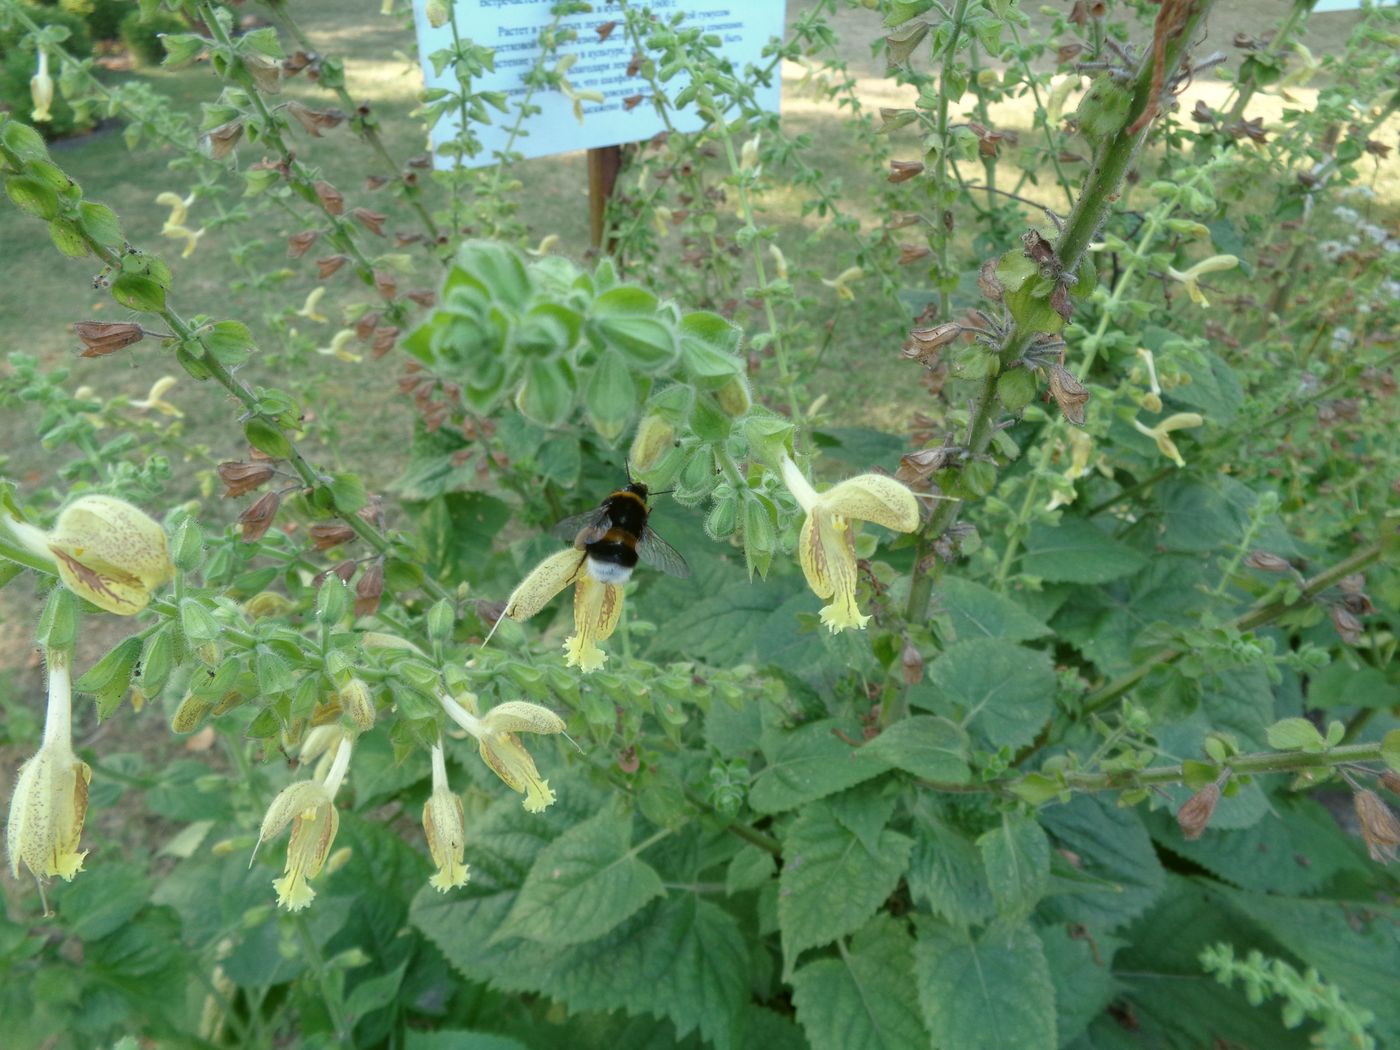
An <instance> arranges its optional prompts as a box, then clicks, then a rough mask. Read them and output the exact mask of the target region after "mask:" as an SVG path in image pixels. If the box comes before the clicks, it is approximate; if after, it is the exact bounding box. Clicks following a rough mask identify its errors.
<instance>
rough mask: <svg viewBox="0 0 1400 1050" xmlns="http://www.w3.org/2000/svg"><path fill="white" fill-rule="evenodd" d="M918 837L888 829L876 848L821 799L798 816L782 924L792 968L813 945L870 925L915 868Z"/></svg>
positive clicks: (789, 848) (782, 881)
mask: <svg viewBox="0 0 1400 1050" xmlns="http://www.w3.org/2000/svg"><path fill="white" fill-rule="evenodd" d="M912 844H913V843H912V841H911V840H910V839H909V838H908V837H907V836H904V835H901V834H899V833H898V832H895V831H890V830H888V829H886V830H884V831H881V832H880V834H879V839H878V846H877V848H876V849H875V850H869V849H867V848H866V847H865V846H864V845H863V844H862V843H861V841H860V838H859V837H858V836H857V835H856V834H855V833H853V832H852V831H851V830H850V829H848V828H846V827H845V826H843V825H842V824H841V822H840V821H838V820H837V819H836V815H835V813H834V812H833V810H832V807H831V804H830V803H827V802H818V803H814V804H812V805H809V806H807V807H806V808H805V809H803V810H802V812H801V813H800V814H799V815H798V817H797V820H796V821H794V822H793V824H792V825H791V827H789V829H788V832H787V834H786V835H785V836H784V837H783V871H782V874H781V875H780V876H779V877H778V886H779V890H778V925H779V927H780V929H781V930H782V935H783V958H784V960H785V966H786V968H788V969H791V967H792V964H793V963H794V962H795V961H796V960H797V957H798V956H799V955H800V954H801V953H802V952H803V951H804V950H806V949H807V948H814V947H817V946H818V945H822V944H829V943H830V942H831V941H834V940H836V939H837V938H838V937H844V936H846V935H847V934H850V933H854V932H855V931H856V930H858V929H860V928H861V927H862V926H863V925H865V923H866V921H867V920H869V919H870V917H871V916H872V915H874V914H875V912H876V910H877V909H878V908H879V907H880V905H881V904H883V903H884V902H885V899H886V898H887V897H889V895H890V894H891V893H892V892H894V888H895V886H896V885H898V883H899V880H900V878H901V877H902V876H903V875H904V872H905V869H906V868H908V866H909V850H910V848H911V846H912Z"/></svg>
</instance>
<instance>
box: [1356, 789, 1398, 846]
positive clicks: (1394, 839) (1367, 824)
mask: <svg viewBox="0 0 1400 1050" xmlns="http://www.w3.org/2000/svg"><path fill="white" fill-rule="evenodd" d="M1352 802H1353V804H1354V805H1355V806H1356V819H1357V820H1358V821H1359V822H1360V824H1361V838H1362V839H1363V840H1364V841H1365V843H1366V849H1367V851H1368V852H1369V853H1370V854H1371V859H1372V860H1374V861H1377V862H1379V863H1381V864H1389V863H1390V862H1391V861H1392V860H1394V859H1395V851H1396V848H1397V847H1400V820H1396V819H1395V814H1394V813H1392V812H1391V811H1390V807H1389V806H1387V805H1386V804H1385V803H1384V802H1382V801H1381V797H1380V796H1379V795H1377V794H1376V793H1375V792H1374V791H1364V790H1363V791H1358V792H1357V793H1356V794H1355V795H1354V796H1353V797H1352Z"/></svg>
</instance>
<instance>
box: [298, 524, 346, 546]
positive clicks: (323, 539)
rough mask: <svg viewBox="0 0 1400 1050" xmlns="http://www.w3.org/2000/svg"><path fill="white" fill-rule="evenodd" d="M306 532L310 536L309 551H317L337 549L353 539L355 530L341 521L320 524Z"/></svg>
mask: <svg viewBox="0 0 1400 1050" xmlns="http://www.w3.org/2000/svg"><path fill="white" fill-rule="evenodd" d="M307 532H308V533H309V534H310V536H311V549H312V550H318V551H326V550H330V549H331V548H332V547H339V546H341V545H342V544H345V543H349V542H350V541H351V540H353V539H354V538H355V530H354V529H352V528H351V527H350V526H349V525H346V524H345V523H344V522H342V521H328V522H320V523H319V524H316V525H312V526H311V528H310V529H308V530H307Z"/></svg>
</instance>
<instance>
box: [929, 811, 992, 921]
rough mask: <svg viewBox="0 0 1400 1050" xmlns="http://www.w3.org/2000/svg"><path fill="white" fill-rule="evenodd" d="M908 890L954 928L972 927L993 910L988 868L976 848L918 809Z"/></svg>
mask: <svg viewBox="0 0 1400 1050" xmlns="http://www.w3.org/2000/svg"><path fill="white" fill-rule="evenodd" d="M916 820H917V822H916V824H915V828H916V830H917V832H918V835H917V837H916V838H915V840H914V841H915V845H914V854H913V856H912V857H911V859H910V865H909V890H910V892H911V893H912V894H913V895H914V899H915V900H917V901H922V902H923V903H924V904H926V905H927V906H928V907H929V909H930V910H931V911H932V912H933V913H934V914H935V915H941V916H943V918H945V919H947V920H948V921H949V922H950V923H953V924H954V925H957V926H964V927H966V926H972V925H975V924H977V923H980V922H983V921H984V920H986V919H988V918H990V917H991V916H992V915H993V914H994V913H995V911H996V903H995V902H994V901H993V899H992V892H991V887H990V886H989V884H988V880H987V869H986V868H985V867H984V866H983V864H982V855H981V853H980V851H979V850H978V849H977V846H976V845H975V844H974V843H973V842H972V840H971V839H970V838H968V837H967V836H966V835H965V834H963V832H962V831H960V830H959V829H957V828H955V827H952V826H950V825H948V824H945V823H943V822H942V821H941V820H939V819H938V818H937V817H936V816H934V815H933V814H932V813H930V812H927V811H926V807H921V808H920V810H918V811H917V812H916Z"/></svg>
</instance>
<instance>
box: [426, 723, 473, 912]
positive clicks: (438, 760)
mask: <svg viewBox="0 0 1400 1050" xmlns="http://www.w3.org/2000/svg"><path fill="white" fill-rule="evenodd" d="M432 756H433V793H432V794H431V795H429V796H428V801H427V802H426V803H425V804H424V806H423V833H424V834H425V835H426V836H427V837H428V852H429V853H431V854H432V856H433V863H434V864H436V865H437V869H438V870H437V874H436V875H434V876H432V877H431V878H430V879H428V885H429V886H431V887H432V888H433V889H435V890H438V891H439V892H441V893H446V892H447V891H448V890H450V889H454V888H455V887H457V886H465V885H466V884H467V879H468V878H469V877H470V875H471V866H470V865H468V864H465V863H463V857H464V856H465V855H466V846H467V842H466V818H465V816H464V815H463V813H462V800H461V799H460V798H458V797H457V795H456V794H455V793H454V792H453V791H452V789H451V788H450V787H448V786H447V765H446V762H445V761H444V759H443V754H442V743H441V742H439V743H438V744H436V745H434V747H433V751H432Z"/></svg>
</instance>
